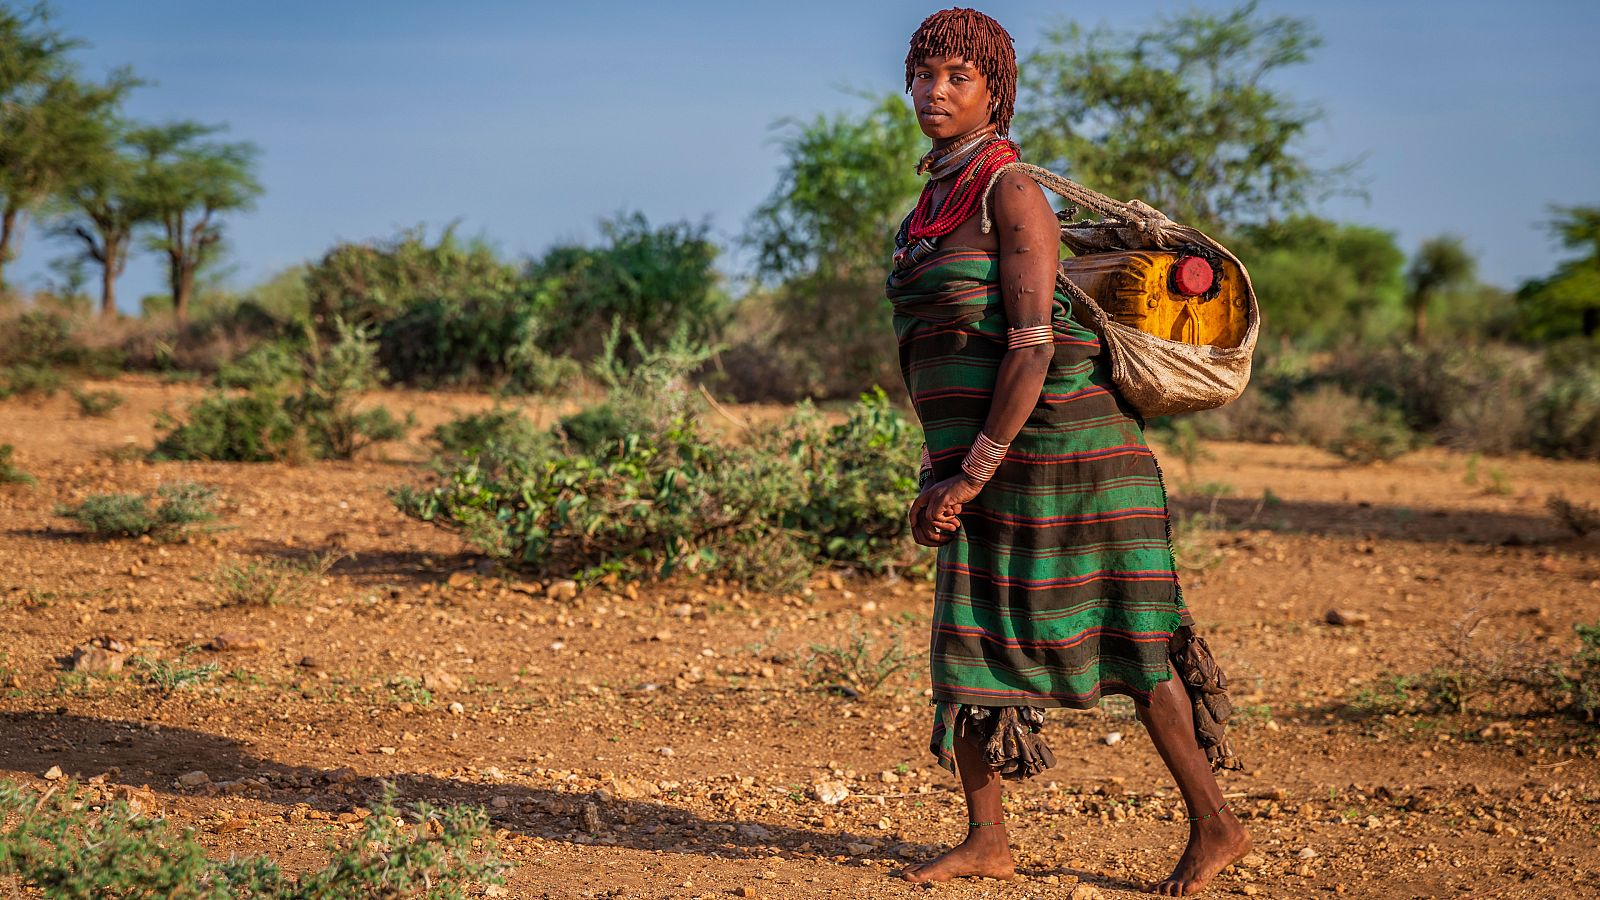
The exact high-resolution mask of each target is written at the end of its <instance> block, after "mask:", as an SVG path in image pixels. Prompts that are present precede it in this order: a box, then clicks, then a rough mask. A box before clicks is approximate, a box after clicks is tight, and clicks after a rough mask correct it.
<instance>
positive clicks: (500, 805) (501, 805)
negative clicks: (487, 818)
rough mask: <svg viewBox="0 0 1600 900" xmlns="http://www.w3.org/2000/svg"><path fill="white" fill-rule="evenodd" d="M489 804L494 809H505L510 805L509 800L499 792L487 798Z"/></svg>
mask: <svg viewBox="0 0 1600 900" xmlns="http://www.w3.org/2000/svg"><path fill="white" fill-rule="evenodd" d="M489 805H490V806H492V807H494V808H495V809H505V808H507V807H509V806H510V805H511V800H510V799H509V798H507V797H504V796H501V795H499V794H496V795H494V796H493V797H490V798H489Z"/></svg>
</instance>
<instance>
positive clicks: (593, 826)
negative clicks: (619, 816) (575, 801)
mask: <svg viewBox="0 0 1600 900" xmlns="http://www.w3.org/2000/svg"><path fill="white" fill-rule="evenodd" d="M604 827H605V826H604V824H603V823H602V822H601V821H600V806H599V804H596V803H585V804H584V805H583V830H584V831H587V832H589V833H590V834H599V833H600V829H602V828H604Z"/></svg>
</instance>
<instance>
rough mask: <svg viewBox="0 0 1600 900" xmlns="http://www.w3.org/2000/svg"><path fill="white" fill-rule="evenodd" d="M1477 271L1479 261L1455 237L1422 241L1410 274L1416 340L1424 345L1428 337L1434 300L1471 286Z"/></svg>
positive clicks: (1409, 302) (1408, 300) (1409, 294)
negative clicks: (1449, 292)
mask: <svg viewBox="0 0 1600 900" xmlns="http://www.w3.org/2000/svg"><path fill="white" fill-rule="evenodd" d="M1477 268H1478V265H1477V260H1476V259H1475V258H1474V257H1473V256H1472V254H1470V253H1468V252H1467V248H1466V246H1465V245H1463V244H1462V242H1461V238H1459V237H1457V236H1455V235H1448V234H1445V235H1439V236H1438V237H1433V238H1429V239H1428V240H1426V241H1423V242H1422V246H1421V247H1418V248H1417V255H1416V256H1415V257H1414V258H1413V259H1412V260H1411V268H1410V269H1408V270H1407V271H1406V282H1407V291H1406V307H1407V308H1408V309H1410V311H1411V339H1412V340H1413V341H1417V342H1419V343H1420V342H1421V341H1422V340H1423V338H1424V337H1425V336H1426V333H1427V321H1428V306H1429V305H1430V304H1431V303H1432V302H1433V301H1434V299H1435V298H1436V297H1437V296H1438V295H1440V294H1442V293H1444V292H1445V291H1448V290H1450V289H1451V288H1454V287H1459V286H1462V285H1465V284H1469V283H1471V282H1472V281H1473V280H1474V275H1475V274H1476V272H1477Z"/></svg>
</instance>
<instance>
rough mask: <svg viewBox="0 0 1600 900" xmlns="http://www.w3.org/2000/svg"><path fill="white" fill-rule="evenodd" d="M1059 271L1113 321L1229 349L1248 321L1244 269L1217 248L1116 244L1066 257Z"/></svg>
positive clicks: (1241, 336) (1173, 338)
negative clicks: (1210, 251) (1189, 249)
mask: <svg viewBox="0 0 1600 900" xmlns="http://www.w3.org/2000/svg"><path fill="white" fill-rule="evenodd" d="M1061 274H1062V275H1065V276H1066V277H1067V279H1068V280H1070V281H1071V282H1072V283H1073V284H1075V285H1077V286H1078V287H1079V288H1081V289H1082V290H1083V292H1084V293H1085V294H1088V295H1089V296H1090V297H1093V298H1094V299H1095V301H1096V302H1097V303H1099V304H1100V307H1101V308H1102V309H1104V310H1105V311H1106V313H1107V314H1108V315H1109V316H1110V317H1111V319H1112V320H1113V321H1115V322H1118V323H1121V324H1123V325H1126V326H1128V327H1129V328H1137V329H1138V330H1140V331H1142V332H1144V333H1145V334H1149V335H1153V336H1155V337H1158V338H1161V339H1162V340H1166V341H1177V342H1180V343H1184V344H1196V345H1202V346H1212V347H1221V348H1223V349H1233V348H1235V347H1238V346H1239V345H1240V343H1241V342H1242V341H1243V340H1244V339H1245V335H1246V333H1247V332H1248V331H1249V326H1250V309H1249V301H1250V298H1249V294H1248V287H1247V285H1246V281H1245V279H1244V277H1243V273H1242V272H1241V271H1240V268H1239V265H1238V264H1237V263H1235V262H1234V261H1233V260H1231V259H1228V258H1226V257H1223V256H1221V255H1220V254H1214V253H1213V254H1205V255H1202V254H1201V253H1200V252H1185V251H1183V250H1178V251H1166V250H1113V251H1109V252H1102V253H1089V254H1085V255H1083V256H1074V257H1069V258H1067V259H1065V260H1062V262H1061Z"/></svg>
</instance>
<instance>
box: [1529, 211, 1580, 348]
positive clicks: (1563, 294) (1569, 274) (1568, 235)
mask: <svg viewBox="0 0 1600 900" xmlns="http://www.w3.org/2000/svg"><path fill="white" fill-rule="evenodd" d="M1551 212H1552V213H1554V215H1555V219H1554V220H1553V221H1552V222H1551V223H1550V230H1551V231H1552V232H1554V233H1555V235H1556V237H1557V238H1558V239H1559V240H1560V241H1561V244H1562V246H1564V247H1566V248H1567V249H1568V250H1574V251H1577V252H1578V253H1579V254H1580V255H1579V256H1578V257H1577V258H1576V259H1570V260H1567V261H1566V262H1563V263H1561V265H1559V266H1557V267H1556V271H1555V272H1553V273H1552V274H1551V275H1550V276H1549V277H1547V278H1538V279H1534V280H1532V281H1528V282H1526V283H1524V284H1523V285H1522V287H1520V288H1519V289H1518V290H1517V304H1518V306H1519V307H1521V310H1522V320H1523V335H1524V336H1525V337H1526V338H1528V339H1530V340H1536V341H1549V340H1559V339H1561V338H1568V337H1579V336H1581V337H1583V338H1585V339H1588V340H1591V341H1592V340H1594V339H1595V338H1597V337H1600V206H1568V207H1562V206H1557V207H1553V208H1552V210H1551Z"/></svg>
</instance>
